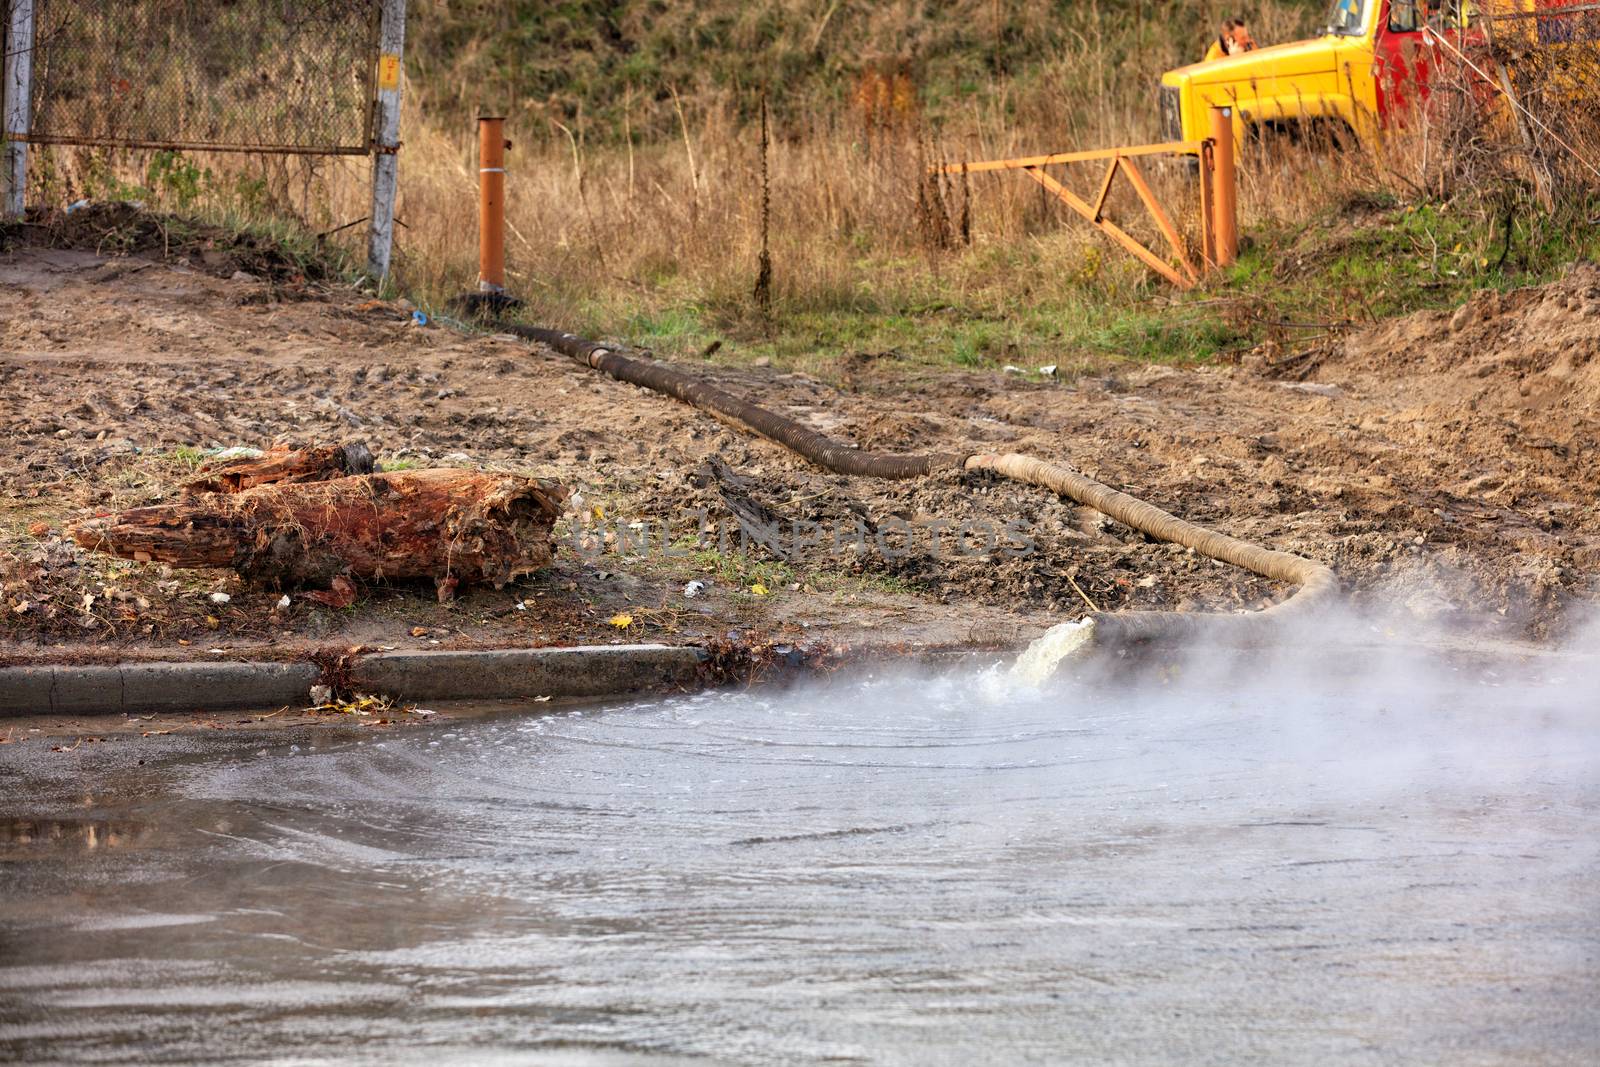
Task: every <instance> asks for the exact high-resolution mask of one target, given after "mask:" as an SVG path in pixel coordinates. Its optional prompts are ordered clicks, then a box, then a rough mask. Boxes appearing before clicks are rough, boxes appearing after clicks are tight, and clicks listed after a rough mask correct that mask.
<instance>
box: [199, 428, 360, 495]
mask: <svg viewBox="0 0 1600 1067" xmlns="http://www.w3.org/2000/svg"><path fill="white" fill-rule="evenodd" d="M373 466H374V464H373V461H372V450H371V449H369V448H368V447H367V446H366V444H364V443H363V442H360V441H357V442H352V443H350V444H343V445H319V446H317V447H315V448H296V449H293V450H288V449H274V450H272V451H270V452H268V453H267V454H266V455H264V456H256V457H253V458H249V459H235V460H229V461H227V462H224V463H212V464H208V465H206V466H204V467H201V468H200V470H199V472H198V473H199V477H197V478H196V479H195V480H194V481H192V482H190V483H189V484H188V485H185V486H184V487H183V492H184V495H185V496H195V495H197V494H199V493H239V492H243V491H244V490H246V489H253V488H255V487H256V486H258V485H268V484H270V483H273V482H322V481H327V480H328V479H330V478H343V477H344V476H345V475H347V474H371V473H372V470H373Z"/></svg>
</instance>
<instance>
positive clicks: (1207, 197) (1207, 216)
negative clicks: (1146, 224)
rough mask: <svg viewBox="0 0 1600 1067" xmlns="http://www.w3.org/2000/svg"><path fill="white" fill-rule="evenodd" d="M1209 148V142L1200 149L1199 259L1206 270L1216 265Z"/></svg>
mask: <svg viewBox="0 0 1600 1067" xmlns="http://www.w3.org/2000/svg"><path fill="white" fill-rule="evenodd" d="M1211 147H1212V146H1211V142H1210V141H1207V142H1206V143H1205V145H1204V146H1203V147H1202V148H1201V149H1200V258H1201V259H1203V260H1205V264H1206V270H1212V269H1214V268H1215V267H1216V265H1217V230H1216V221H1217V213H1216V210H1215V209H1214V208H1213V207H1212V205H1211V173H1212V168H1213V167H1214V166H1215V164H1213V163H1212V161H1211V160H1212V152H1211Z"/></svg>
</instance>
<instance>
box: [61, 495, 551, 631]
mask: <svg viewBox="0 0 1600 1067" xmlns="http://www.w3.org/2000/svg"><path fill="white" fill-rule="evenodd" d="M565 498H566V489H565V488H563V487H562V486H561V485H559V484H557V483H555V482H551V481H546V480H543V479H538V478H529V477H526V476H523V475H517V474H502V473H491V472H483V471H470V470H455V469H449V468H440V469H434V470H413V471H393V472H390V473H379V474H367V475H355V476H348V477H343V478H334V479H330V480H327V481H316V482H286V483H277V484H267V485H259V486H256V487H255V488H251V489H245V490H244V491H242V492H238V493H204V494H201V495H198V496H192V497H188V498H185V499H183V500H181V501H179V502H177V503H173V504H161V505H156V506H154V507H144V508H133V509H131V510H129V511H123V512H118V513H116V514H110V515H100V516H96V517H94V518H91V519H86V520H83V521H81V522H77V523H73V524H71V525H69V526H68V527H67V534H68V536H70V537H71V538H72V539H73V540H74V541H76V542H77V543H78V544H80V545H82V546H83V547H85V548H89V549H93V550H96V551H100V552H108V553H111V554H112V555H116V556H122V557H124V558H127V559H135V560H148V561H155V562H162V563H169V564H172V565H173V566H178V567H232V568H233V569H234V570H236V571H238V572H239V573H240V574H241V575H242V576H244V577H245V578H247V579H250V580H252V581H260V582H269V583H274V584H278V585H284V586H291V587H292V586H302V585H310V586H322V587H327V586H331V585H333V583H334V582H335V580H336V579H338V578H344V579H346V580H348V579H349V578H357V579H368V580H375V579H414V578H432V579H433V580H434V582H435V584H436V586H437V589H438V592H439V597H440V599H441V600H445V599H449V597H450V596H452V595H453V594H454V592H455V590H456V587H457V586H458V585H470V584H473V583H479V582H482V583H488V584H490V585H492V586H494V587H495V588H496V589H499V588H501V587H502V586H504V585H505V584H506V583H507V582H509V581H511V580H512V579H514V578H516V577H518V576H520V575H524V574H529V573H531V572H533V571H536V570H538V569H540V568H541V567H544V566H546V565H548V564H549V562H550V559H551V556H552V554H553V549H554V546H553V543H552V538H551V528H552V527H553V526H554V524H555V520H556V518H557V517H558V516H559V515H560V514H561V508H562V505H561V502H562V501H563V500H564V499H565Z"/></svg>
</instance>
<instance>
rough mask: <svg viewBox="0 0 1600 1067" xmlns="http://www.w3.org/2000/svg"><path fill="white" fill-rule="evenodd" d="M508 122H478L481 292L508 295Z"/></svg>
mask: <svg viewBox="0 0 1600 1067" xmlns="http://www.w3.org/2000/svg"><path fill="white" fill-rule="evenodd" d="M508 143H509V142H507V141H506V120H505V119H504V118H502V117H499V116H494V115H485V116H483V117H481V118H479V119H478V291H479V292H483V293H503V292H505V291H506V145H507V144H508Z"/></svg>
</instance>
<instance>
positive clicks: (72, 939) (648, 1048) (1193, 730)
mask: <svg viewBox="0 0 1600 1067" xmlns="http://www.w3.org/2000/svg"><path fill="white" fill-rule="evenodd" d="M1359 666H1361V667H1363V668H1365V667H1366V666H1368V665H1366V664H1362V665H1359ZM1340 671H1343V672H1344V673H1343V674H1341V673H1339V672H1340ZM1510 677H1515V676H1514V675H1508V674H1506V673H1500V674H1496V675H1493V676H1491V675H1488V674H1486V673H1478V674H1471V675H1468V674H1459V675H1456V676H1454V677H1450V678H1444V679H1441V678H1439V677H1430V678H1428V679H1426V681H1425V682H1423V681H1419V682H1418V683H1416V684H1414V685H1403V684H1397V683H1394V682H1393V681H1392V680H1374V679H1373V678H1372V677H1371V676H1370V675H1361V674H1354V673H1351V671H1350V670H1349V669H1348V668H1346V667H1340V668H1337V669H1334V668H1330V671H1329V672H1328V673H1326V674H1324V675H1322V676H1319V677H1318V678H1317V679H1316V680H1315V683H1314V684H1307V683H1306V681H1305V680H1304V679H1297V680H1296V681H1295V683H1294V684H1267V683H1262V684H1259V685H1252V684H1246V683H1241V682H1239V681H1238V680H1237V679H1234V680H1230V682H1229V684H1228V685H1226V686H1221V685H1213V684H1211V683H1210V682H1202V681H1199V680H1195V679H1189V680H1188V681H1186V684H1185V685H1183V686H1177V685H1173V684H1170V683H1169V684H1160V683H1159V682H1155V681H1153V682H1151V684H1149V685H1145V686H1142V687H1129V686H1127V685H1124V684H1118V683H1116V682H1115V680H1112V679H1106V678H1095V677H1085V676H1078V677H1073V678H1070V679H1063V680H1062V682H1061V684H1060V685H1058V686H1056V687H1054V688H1047V689H1044V690H1039V691H1035V692H1020V691H1015V690H1010V689H1008V690H1007V692H1006V693H1005V694H1004V697H1003V699H996V698H995V695H994V692H993V686H992V685H988V684H985V682H984V680H983V679H977V678H965V677H959V676H957V677H945V678H935V679H929V678H901V677H895V676H878V677H875V678H854V679H851V678H842V679H841V678H836V679H832V680H830V681H827V682H824V683H819V684H818V685H817V686H815V687H812V688H802V689H799V690H794V691H790V692H787V693H774V692H763V691H760V690H753V691H749V692H737V693H718V694H703V695H699V696H694V697H685V698H681V699H671V700H655V701H647V702H641V703H635V704H630V705H624V706H618V707H611V708H590V709H583V710H576V711H564V712H562V713H559V714H553V715H544V716H538V717H525V716H517V715H489V716H485V717H481V718H475V719H472V720H468V721H451V722H440V723H437V724H434V725H430V726H428V727H424V728H419V729H416V730H410V731H406V732H404V733H392V734H386V735H381V736H374V735H372V734H371V732H360V731H349V732H346V733H339V732H329V731H323V732H321V733H318V734H316V735H315V736H314V737H311V736H309V735H296V734H292V733H289V734H286V733H277V734H255V735H251V734H228V735H222V734H207V735H191V736H187V737H184V736H177V735H174V736H167V737H151V738H144V739H131V738H130V739H128V740H127V741H126V742H125V743H124V742H119V743H117V744H107V745H97V746H92V748H91V747H85V748H84V749H81V750H79V751H78V752H74V753H50V752H48V751H45V750H44V746H37V747H36V748H35V749H32V750H29V751H23V749H26V748H28V746H12V747H10V748H8V749H7V750H6V751H4V752H0V779H3V780H4V781H6V782H7V783H8V784H7V786H6V789H5V792H4V799H3V802H0V816H3V818H0V856H3V857H4V860H5V862H4V863H0V878H3V879H4V899H5V900H6V907H5V909H4V911H3V913H0V1058H7V1059H14V1060H21V1061H52V1062H62V1061H64V1062H88V1061H94V1062H101V1063H116V1062H148V1061H150V1060H160V1061H162V1062H169V1063H173V1062H194V1063H202V1062H216V1061H219V1060H227V1061H229V1062H261V1061H266V1060H274V1059H276V1060H283V1059H290V1060H295V1061H297V1062H319V1063H320V1062H340V1063H345V1062H410V1061H413V1060H421V1059H426V1060H428V1061H430V1062H432V1063H435V1064H437V1063H454V1062H460V1063H483V1062H496V1060H497V1058H504V1061H505V1062H519V1063H520V1062H536V1063H543V1062H549V1063H583V1064H590V1063H606V1064H610V1063H634V1062H642V1063H669V1062H689V1061H691V1060H692V1061H699V1062H704V1061H706V1060H714V1061H718V1062H735V1063H760V1064H791V1063H806V1062H818V1063H821V1062H838V1061H847V1062H849V1061H856V1062H872V1063H904V1064H918V1065H921V1064H962V1065H965V1064H970V1063H973V1062H1004V1063H1033V1062H1036V1063H1046V1062H1049V1063H1059V1062H1063V1061H1068V1062H1072V1061H1076V1062H1107V1061H1116V1062H1119V1063H1151V1064H1156V1063H1172V1062H1215V1063H1219V1064H1222V1063H1237V1062H1241V1061H1263V1060H1264V1061H1270V1062H1275V1063H1305V1064H1325V1063H1328V1062H1332V1061H1339V1062H1344V1063H1355V1064H1364V1063H1390V1062H1396V1061H1412V1062H1415V1061H1439V1060H1444V1059H1451V1058H1453V1057H1454V1056H1455V1055H1457V1053H1458V1052H1459V1051H1460V1050H1464V1049H1471V1050H1472V1051H1473V1055H1474V1056H1475V1057H1476V1059H1475V1061H1474V1062H1480V1061H1481V1062H1512V1061H1515V1062H1573V1063H1577V1062H1595V1061H1596V1060H1597V1059H1600V1013H1597V1011H1596V1008H1595V1005H1596V1004H1597V1003H1600V971H1597V970H1596V968H1595V965H1594V961H1595V959H1596V958H1597V957H1600V923H1597V917H1600V836H1597V835H1596V834H1595V832H1594V827H1595V825H1596V816H1597V814H1600V773H1597V769H1596V753H1597V752H1600V746H1597V744H1596V741H1597V740H1600V723H1597V722H1596V721H1595V717H1594V715H1593V713H1592V711H1590V710H1588V705H1589V703H1592V701H1590V700H1589V698H1588V697H1587V695H1585V694H1587V693H1590V692H1592V689H1591V688H1589V687H1588V685H1587V682H1586V681H1585V680H1584V679H1580V678H1567V679H1565V680H1563V679H1520V680H1518V682H1517V684H1515V685H1511V686H1508V685H1507V684H1506V682H1507V680H1508V678H1510ZM86 790H91V792H89V793H88V794H87V795H86Z"/></svg>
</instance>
